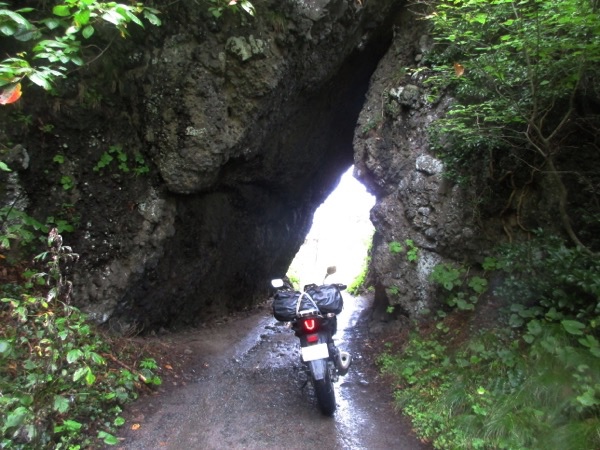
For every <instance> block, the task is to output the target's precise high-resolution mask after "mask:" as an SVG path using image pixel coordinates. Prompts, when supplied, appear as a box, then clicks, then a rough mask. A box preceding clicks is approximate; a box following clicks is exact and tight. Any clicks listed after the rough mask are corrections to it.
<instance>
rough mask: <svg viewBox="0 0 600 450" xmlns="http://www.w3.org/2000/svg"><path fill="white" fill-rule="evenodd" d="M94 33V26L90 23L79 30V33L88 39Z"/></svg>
mask: <svg viewBox="0 0 600 450" xmlns="http://www.w3.org/2000/svg"><path fill="white" fill-rule="evenodd" d="M93 34H94V27H93V26H91V25H87V26H86V27H85V28H84V29H83V30H81V35H82V36H83V37H84V38H86V39H89V38H90V37H91V36H92V35H93Z"/></svg>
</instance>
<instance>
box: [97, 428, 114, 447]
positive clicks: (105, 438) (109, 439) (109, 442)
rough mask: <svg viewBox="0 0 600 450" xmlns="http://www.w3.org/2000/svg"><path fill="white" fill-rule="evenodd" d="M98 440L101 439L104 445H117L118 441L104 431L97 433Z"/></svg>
mask: <svg viewBox="0 0 600 450" xmlns="http://www.w3.org/2000/svg"><path fill="white" fill-rule="evenodd" d="M98 439H102V440H103V441H104V443H105V444H106V445H117V444H118V443H119V440H118V439H117V438H116V437H115V436H113V435H112V434H110V433H107V432H106V431H99V432H98Z"/></svg>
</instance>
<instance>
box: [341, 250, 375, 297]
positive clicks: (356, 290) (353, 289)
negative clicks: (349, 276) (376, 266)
mask: <svg viewBox="0 0 600 450" xmlns="http://www.w3.org/2000/svg"><path fill="white" fill-rule="evenodd" d="M372 247H373V239H371V240H370V241H369V245H368V247H367V256H366V257H365V260H364V262H363V266H362V269H361V271H360V273H359V274H358V275H357V276H356V278H354V280H353V281H352V283H350V284H349V285H348V288H347V290H348V292H349V293H350V294H352V295H360V293H361V292H362V291H364V290H366V289H367V286H366V284H365V283H366V282H367V274H368V273H369V266H370V265H371V249H372Z"/></svg>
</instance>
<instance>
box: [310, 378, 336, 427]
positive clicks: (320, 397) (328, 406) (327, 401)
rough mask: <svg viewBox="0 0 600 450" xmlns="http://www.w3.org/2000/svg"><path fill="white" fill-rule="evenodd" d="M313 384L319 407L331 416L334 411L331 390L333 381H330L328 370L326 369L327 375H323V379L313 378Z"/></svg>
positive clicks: (334, 405) (333, 392)
mask: <svg viewBox="0 0 600 450" xmlns="http://www.w3.org/2000/svg"><path fill="white" fill-rule="evenodd" d="M313 385H314V387H315V395H316V396H317V403H318V404H319V409H320V410H321V412H322V413H323V414H324V415H326V416H332V415H333V413H334V412H335V408H336V403H335V391H334V390H333V382H332V381H331V376H330V373H329V370H328V371H327V375H325V379H323V380H313Z"/></svg>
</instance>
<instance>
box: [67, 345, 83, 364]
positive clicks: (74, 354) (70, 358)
mask: <svg viewBox="0 0 600 450" xmlns="http://www.w3.org/2000/svg"><path fill="white" fill-rule="evenodd" d="M82 356H83V352H82V351H81V350H79V349H78V348H75V349H73V350H70V351H69V352H68V353H67V362H68V363H69V364H73V363H74V362H75V361H77V360H78V359H79V358H81V357H82Z"/></svg>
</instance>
